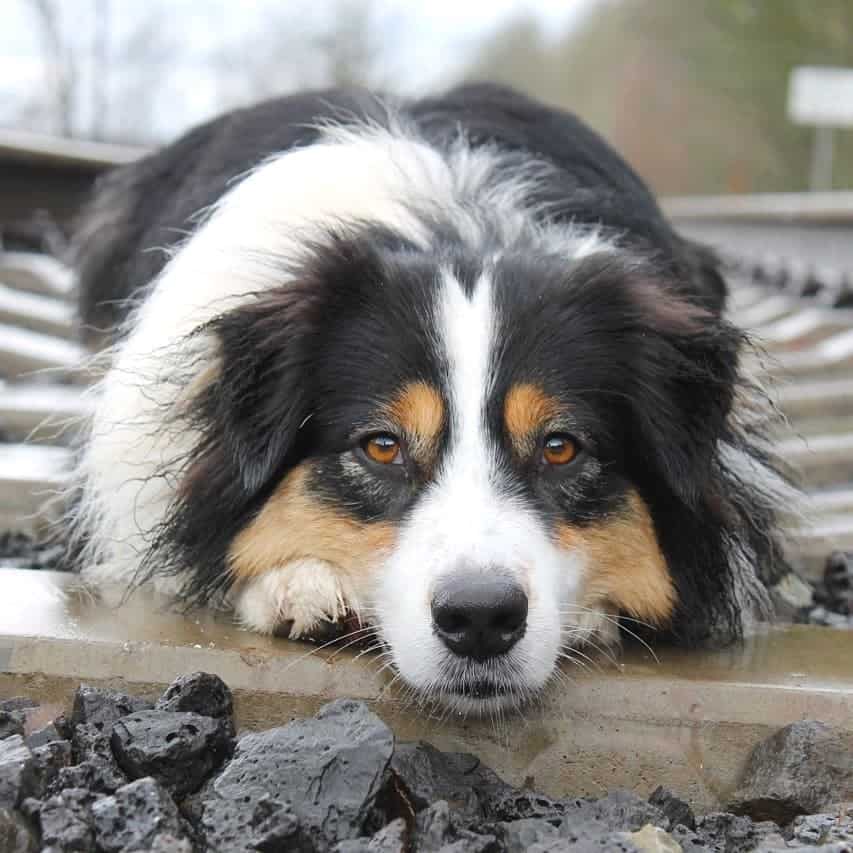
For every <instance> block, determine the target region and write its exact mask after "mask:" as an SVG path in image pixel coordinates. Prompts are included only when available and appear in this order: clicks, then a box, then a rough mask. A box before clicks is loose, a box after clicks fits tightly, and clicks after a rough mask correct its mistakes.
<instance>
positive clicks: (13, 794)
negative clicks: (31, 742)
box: [0, 735, 36, 809]
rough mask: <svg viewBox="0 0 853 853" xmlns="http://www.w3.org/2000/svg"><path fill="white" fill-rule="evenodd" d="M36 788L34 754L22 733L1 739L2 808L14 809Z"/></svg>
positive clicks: (0, 778)
mask: <svg viewBox="0 0 853 853" xmlns="http://www.w3.org/2000/svg"><path fill="white" fill-rule="evenodd" d="M35 789H36V778H35V771H34V768H33V754H32V752H31V751H30V749H29V747H28V746H27V745H26V744H25V743H24V739H23V738H22V737H21V736H20V735H12V736H11V737H7V738H5V739H4V740H0V809H13V808H15V806H17V805H18V804H19V803H20V802H21V801H22V800H23V799H24V798H25V797H29V796H31V795H32V794H33V793H34V792H35Z"/></svg>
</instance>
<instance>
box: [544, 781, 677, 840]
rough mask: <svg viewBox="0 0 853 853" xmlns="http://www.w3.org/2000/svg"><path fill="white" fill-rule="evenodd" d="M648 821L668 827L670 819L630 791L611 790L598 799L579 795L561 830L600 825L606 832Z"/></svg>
mask: <svg viewBox="0 0 853 853" xmlns="http://www.w3.org/2000/svg"><path fill="white" fill-rule="evenodd" d="M647 823H650V824H653V825H654V826H659V827H661V828H663V829H668V828H669V821H668V819H667V818H666V816H665V815H664V813H663V812H662V811H661V810H660V809H659V808H657V807H656V806H654V805H652V804H651V803H649V802H648V801H647V800H644V799H643V798H642V797H640V796H638V795H637V794H634V793H632V792H631V791H620V790H616V791H611V792H610V793H609V794H608V795H607V796H606V797H602V798H601V799H598V800H582V799H578V800H575V801H573V802H572V804H571V806H570V807H569V808H567V810H566V812H565V816H564V817H563V820H562V823H561V825H560V826H561V831H562V832H570V833H571V832H574V831H575V829H576V828H578V827H581V828H584V827H587V826H592V827H600V828H602V829H603V830H604V831H607V832H636V831H637V830H639V829H642V828H643V827H644V826H645V825H646V824H647Z"/></svg>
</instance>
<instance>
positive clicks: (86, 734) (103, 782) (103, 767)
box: [54, 723, 128, 794]
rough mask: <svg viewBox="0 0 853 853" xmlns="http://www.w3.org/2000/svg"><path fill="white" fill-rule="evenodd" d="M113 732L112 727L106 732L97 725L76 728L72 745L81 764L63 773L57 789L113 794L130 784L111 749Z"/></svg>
mask: <svg viewBox="0 0 853 853" xmlns="http://www.w3.org/2000/svg"><path fill="white" fill-rule="evenodd" d="M111 733H112V724H110V725H108V726H107V727H106V730H104V729H99V728H97V727H96V726H95V724H94V723H84V724H81V725H78V726H75V727H74V731H73V733H72V735H71V743H72V746H73V750H74V759H75V760H76V761H77V762H79V763H78V764H77V765H76V766H75V767H69V768H65V769H63V770H61V771H60V773H59V776H58V778H57V781H56V783H55V786H54V788H55V789H56V790H61V789H62V788H89V787H91V788H92V790H96V791H99V792H100V793H103V794H113V793H115V792H116V791H117V790H118V789H119V788H121V786H122V785H126V784H127V782H128V779H127V777H126V776H125V775H124V773H123V772H122V770H121V768H120V767H119V766H118V763H117V762H116V760H115V756H114V755H113V751H112V747H111V746H110V736H111Z"/></svg>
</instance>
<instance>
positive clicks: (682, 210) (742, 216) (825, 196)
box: [661, 191, 853, 226]
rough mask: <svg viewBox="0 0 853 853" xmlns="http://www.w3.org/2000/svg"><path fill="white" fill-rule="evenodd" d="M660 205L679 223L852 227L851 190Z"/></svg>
mask: <svg viewBox="0 0 853 853" xmlns="http://www.w3.org/2000/svg"><path fill="white" fill-rule="evenodd" d="M661 206H662V207H663V210H664V212H665V213H666V214H667V215H668V216H670V217H671V218H672V219H674V220H676V221H680V222H732V221H738V222H755V223H766V224H772V225H784V224H786V223H790V224H798V225H800V224H808V225H816V226H820V225H853V191H836V192H817V193H758V194H753V195H728V196H671V197H668V198H665V199H663V200H662V201H661Z"/></svg>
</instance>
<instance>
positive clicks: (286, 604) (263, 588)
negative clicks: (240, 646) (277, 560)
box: [233, 560, 360, 638]
mask: <svg viewBox="0 0 853 853" xmlns="http://www.w3.org/2000/svg"><path fill="white" fill-rule="evenodd" d="M233 600H234V609H235V612H236V615H237V618H238V619H239V620H240V622H241V623H242V624H243V625H245V626H246V627H247V628H251V629H252V630H253V631H258V632H259V633H262V634H272V633H277V632H288V626H289V632H288V636H290V637H292V638H297V637H305V636H308V635H310V634H311V632H312V631H313V630H315V629H316V628H317V626H318V625H319V624H320V623H321V622H337V621H338V620H339V619H342V618H343V617H344V616H345V615H346V614H347V613H349V612H355V613H358V611H359V609H360V608H359V602H358V600H357V598H356V596H355V594H354V591H353V589H352V585H351V584H350V583H349V582H348V580H347V578H346V577H345V576H344V575H343V574H342V573H341V571H340V569H338V568H336V567H335V566H333V565H332V564H331V563H326V562H324V561H322V560H299V561H297V562H295V563H288V564H287V565H286V566H282V567H281V568H278V569H272V570H270V571H268V572H264V574H262V575H259V576H258V577H256V578H252V579H251V580H248V581H246V582H245V583H244V584H242V585H241V586H240V587H239V589H238V590H237V591H236V592H235V594H234V599H233Z"/></svg>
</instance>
